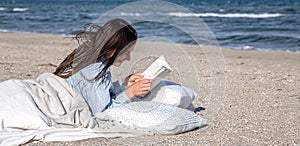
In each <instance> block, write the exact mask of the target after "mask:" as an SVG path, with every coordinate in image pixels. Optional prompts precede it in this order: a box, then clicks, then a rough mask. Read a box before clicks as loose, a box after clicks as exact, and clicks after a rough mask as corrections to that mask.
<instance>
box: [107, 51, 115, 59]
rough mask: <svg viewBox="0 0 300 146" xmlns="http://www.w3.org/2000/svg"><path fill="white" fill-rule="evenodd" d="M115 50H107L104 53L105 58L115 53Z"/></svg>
mask: <svg viewBox="0 0 300 146" xmlns="http://www.w3.org/2000/svg"><path fill="white" fill-rule="evenodd" d="M115 52H116V50H111V51H108V52H107V53H105V57H106V59H109V58H111V57H112V56H113V55H114V54H115Z"/></svg>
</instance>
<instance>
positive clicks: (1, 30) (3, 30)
mask: <svg viewBox="0 0 300 146" xmlns="http://www.w3.org/2000/svg"><path fill="white" fill-rule="evenodd" d="M0 32H8V30H6V29H0Z"/></svg>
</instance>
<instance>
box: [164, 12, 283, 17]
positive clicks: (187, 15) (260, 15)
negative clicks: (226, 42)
mask: <svg viewBox="0 0 300 146" xmlns="http://www.w3.org/2000/svg"><path fill="white" fill-rule="evenodd" d="M168 15H169V16H176V17H227V18H271V17H280V16H283V14H279V13H275V14H269V13H262V14H253V13H248V14H247V13H228V14H218V13H182V12H174V13H168Z"/></svg>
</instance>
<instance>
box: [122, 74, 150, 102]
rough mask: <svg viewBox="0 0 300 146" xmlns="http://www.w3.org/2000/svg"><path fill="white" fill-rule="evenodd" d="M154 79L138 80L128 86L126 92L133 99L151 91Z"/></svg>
mask: <svg viewBox="0 0 300 146" xmlns="http://www.w3.org/2000/svg"><path fill="white" fill-rule="evenodd" d="M151 82H152V80H150V79H139V80H138V81H136V82H134V83H132V84H131V86H129V87H127V89H126V91H125V93H126V95H127V96H128V97H129V98H130V99H132V98H133V97H134V96H141V95H144V94H146V93H148V92H149V90H150V86H151Z"/></svg>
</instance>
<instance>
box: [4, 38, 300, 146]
mask: <svg viewBox="0 0 300 146" xmlns="http://www.w3.org/2000/svg"><path fill="white" fill-rule="evenodd" d="M141 44H143V45H144V46H150V47H155V46H159V47H162V48H168V47H170V46H172V45H173V46H174V45H176V46H177V47H178V46H180V47H181V48H184V50H185V51H186V53H187V54H188V56H190V60H192V62H185V61H184V60H180V59H177V61H175V62H174V64H178V66H179V68H181V67H182V68H184V67H185V66H194V67H195V68H194V69H195V71H194V72H193V73H192V74H193V75H196V76H190V75H189V74H190V73H189V72H188V71H186V72H185V75H182V74H179V75H180V76H184V78H185V79H186V78H189V80H187V81H190V82H195V79H197V80H196V81H197V83H199V84H196V88H195V89H194V90H195V91H196V92H198V93H199V96H197V99H196V100H195V102H194V104H195V105H196V107H201V108H205V110H200V111H199V112H198V113H197V114H199V115H201V116H203V117H207V118H208V119H209V121H210V123H209V125H208V126H207V127H205V128H201V129H196V130H194V131H190V132H187V133H182V134H178V135H173V136H144V137H135V138H126V139H123V138H116V139H104V138H95V139H88V140H81V141H72V142H51V143H46V142H39V143H34V144H28V145H166V144H172V145H180V144H182V145H300V125H299V123H300V90H299V87H300V53H295V52H281V51H254V50H232V49H221V50H218V49H216V48H215V51H216V52H206V53H204V52H205V51H204V52H203V51H201V49H199V47H198V46H195V45H183V44H170V43H165V42H141ZM75 47H76V43H75V41H72V40H71V39H69V38H66V37H63V36H56V35H48V34H24V33H23V34H21V33H0V68H1V70H0V74H1V75H0V81H4V80H7V79H12V78H18V79H33V78H36V77H37V76H38V75H40V74H42V73H44V72H53V71H54V69H55V67H56V65H58V64H59V63H60V62H61V61H62V60H63V59H64V58H65V57H66V55H67V54H68V53H69V52H71V51H72V50H73V49H74V48H75ZM205 48H207V47H205V46H202V49H204V50H205ZM146 52H147V51H146ZM148 52H149V51H148ZM137 54H138V53H137ZM170 54H171V56H174V58H176V56H177V57H180V56H182V54H180V52H177V53H176V51H174V52H171V53H170ZM218 57H221V58H218ZM216 59H217V60H219V61H220V62H214V60H216ZM215 63H221V64H215ZM180 65H181V66H180ZM178 66H177V67H178ZM216 66H218V67H219V68H217V69H216V70H214V69H213V68H215V67H216ZM177 69H178V68H177ZM178 70H180V69H178ZM181 70H184V69H181ZM175 76H176V74H175V75H173V77H174V78H176V77H175ZM187 81H185V83H186V82H187ZM187 86H189V85H187ZM223 89H224V90H223ZM199 109H200V108H199ZM212 109H213V110H215V113H213V114H211V113H210V112H209V111H212ZM214 114H216V115H214Z"/></svg>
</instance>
